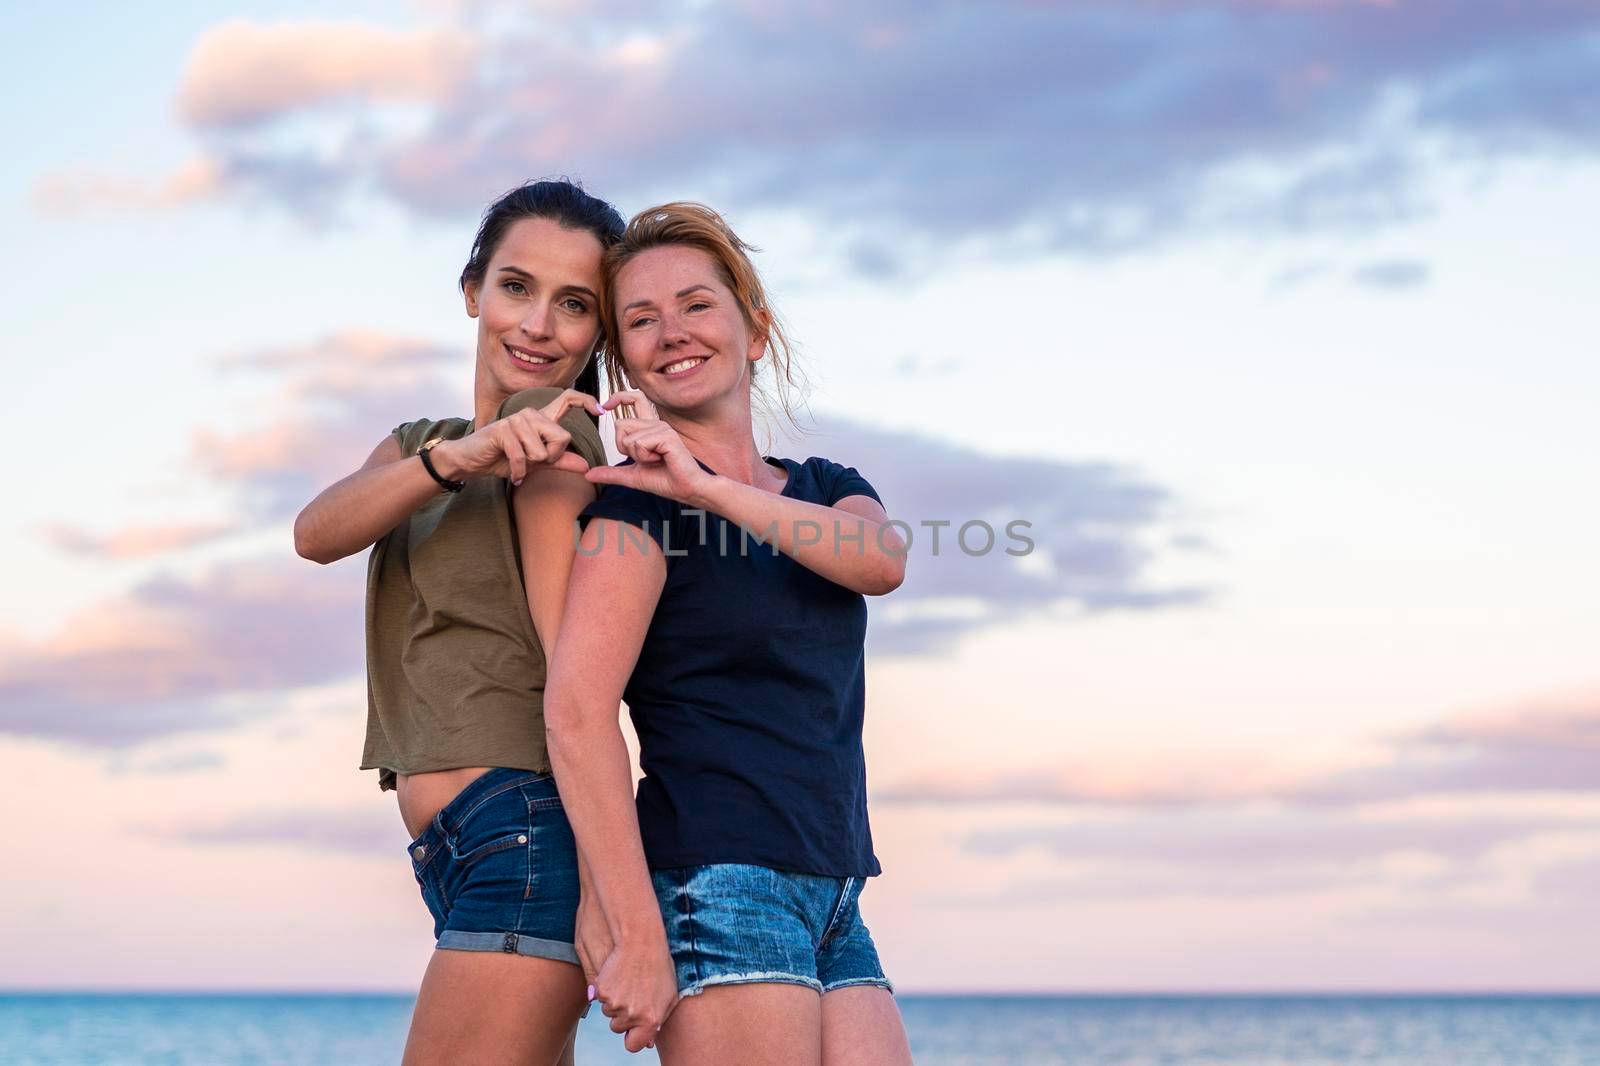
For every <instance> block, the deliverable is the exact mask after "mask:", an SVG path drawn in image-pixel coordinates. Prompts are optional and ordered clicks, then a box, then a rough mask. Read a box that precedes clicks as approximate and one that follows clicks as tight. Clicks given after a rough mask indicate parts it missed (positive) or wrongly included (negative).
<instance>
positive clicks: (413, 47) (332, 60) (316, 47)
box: [178, 19, 477, 127]
mask: <svg viewBox="0 0 1600 1066" xmlns="http://www.w3.org/2000/svg"><path fill="white" fill-rule="evenodd" d="M476 52H477V44H476V42H475V39H474V37H473V36H472V35H471V34H470V33H467V32H466V31H464V30H460V29H454V28H438V29H429V30H417V31H410V32H407V31H400V30H391V29H386V28H384V27H381V26H374V25H368V24H364V23H359V22H291V23H280V24H275V25H266V24H262V23H256V22H250V21H248V20H244V19H235V20H232V21H229V22H225V23H222V24H221V25H219V26H216V27H214V28H213V29H210V30H207V31H206V32H205V33H204V34H203V35H201V37H200V39H199V41H197V42H196V43H195V46H194V50H193V51H192V52H191V53H190V55H189V62H188V66H187V68H186V69H185V71H184V74H183V81H182V84H181V86H180V87H179V90H178V110H179V113H180V114H182V115H183V117H184V118H185V119H187V120H188V121H189V122H191V123H193V124H194V125H196V126H199V127H209V126H245V125H250V124H253V123H260V122H264V121H268V120H270V119H273V118H276V117H279V116H281V115H283V114H286V113H288V112H293V111H298V110H303V109H307V108H315V107H318V106H321V105H324V104H328V103H333V102H338V101H350V100H361V101H422V102H433V103H438V102H440V101H441V100H442V99H443V98H445V97H447V96H448V95H449V94H450V92H451V90H452V89H453V87H454V86H456V85H457V84H459V83H460V81H461V79H462V78H463V77H464V75H465V74H466V72H467V71H468V70H469V69H470V67H471V64H472V61H473V58H474V56H475V54H476Z"/></svg>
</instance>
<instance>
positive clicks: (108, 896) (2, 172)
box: [0, 0, 1600, 991]
mask: <svg viewBox="0 0 1600 1066" xmlns="http://www.w3.org/2000/svg"><path fill="white" fill-rule="evenodd" d="M202 7H204V8H207V9H208V10H205V11H188V10H180V9H179V8H178V7H177V6H173V5H161V6H158V7H155V8H153V9H152V8H149V7H148V6H147V9H146V10H134V9H133V7H131V6H129V5H111V4H91V5H89V7H87V8H81V7H80V8H79V9H75V10H74V17H72V18H71V19H67V18H64V17H60V16H59V15H57V14H55V13H52V12H48V11H46V10H45V9H36V10H35V11H33V12H21V11H18V10H8V11H7V12H6V13H5V14H4V15H3V16H0V30H3V31H4V32H3V33H0V42H3V43H0V58H3V60H4V62H3V63H0V71H3V72H4V73H0V78H3V79H4V80H5V89H6V98H7V99H8V101H10V102H11V105H10V106H9V107H8V109H7V113H6V116H5V119H4V123H5V125H4V127H3V133H4V142H5V145H6V149H7V150H6V151H5V152H4V153H3V154H0V190H3V195H0V220H3V227H4V229H3V232H4V233H5V235H6V238H7V240H6V244H7V246H8V247H9V248H10V249H11V252H10V256H11V259H10V266H9V268H8V269H7V270H6V272H5V278H6V281H5V284H4V286H3V287H0V331H3V337H4V353H5V354H4V367H3V370H0V375H3V376H0V386H3V387H0V405H3V410H0V414H3V416H4V424H5V425H6V426H7V427H8V428H9V430H10V433H9V435H8V440H9V443H10V448H9V456H10V463H9V466H10V470H11V491H10V492H9V493H8V494H7V499H8V505H7V507H6V508H5V510H4V513H3V515H0V544H3V546H4V552H3V556H0V557H3V560H4V561H3V563H0V566H3V580H4V587H5V590H6V597H5V599H6V605H7V606H6V612H5V616H4V619H3V622H0V764H3V765H4V766H5V768H6V772H5V774H4V779H5V784H4V786H3V793H0V795H3V796H4V797H5V800H6V805H7V807H8V808H9V809H10V810H11V812H12V820H11V823H10V829H9V832H8V834H7V844H8V850H9V851H10V854H11V855H12V856H13V857H14V858H15V859H16V860H17V861H14V862H13V863H12V864H11V865H10V868H9V870H10V872H9V873H8V875H7V876H6V877H5V878H4V879H3V880H0V941H3V942H4V943H5V944H6V950H5V952H4V953H3V955H0V985H4V986H79V987H81V986H114V987H135V986H137V987H184V988H196V987H205V988H213V987H274V988H291V987H293V988H345V987H361V988H410V987H414V985H415V981H416V979H417V977H418V975H419V974H420V970H421V967H422V965H423V964H424V962H425V959H426V956H427V952H428V950H429V947H430V943H429V938H428V922H427V920H426V917H425V914H424V912H423V910H422V906H421V903H420V901H419V899H418V898H417V895H416V891H415V886H414V884H413V883H412V881H411V878H410V874H409V866H408V864H407V862H406V860H405V857H404V855H403V853H402V851H403V848H404V845H405V843H406V840H405V834H404V831H403V830H402V829H401V828H400V825H399V821H398V819H397V817H396V816H395V814H394V811H393V807H392V801H391V800H390V799H389V798H388V797H381V796H379V795H378V793H377V789H376V785H375V782H374V776H373V775H372V774H360V773H358V772H357V771H356V769H355V766H356V763H357V761H358V758H359V753H360V738H361V729H362V725H363V721H364V713H365V704H364V694H363V681H362V673H361V670H362V663H361V598H360V597H361V583H362V579H363V573H364V566H363V561H362V560H361V559H359V558H358V559H352V560H347V561H345V562H343V563H340V564H336V565H334V566H331V567H327V568H318V567H316V566H314V565H312V564H309V563H305V562H303V561H301V560H299V559H298V558H296V557H295V556H294V554H293V551H292V549H291V546H290V537H289V523H290V520H291V519H292V516H293V514H294V512H295V511H296V510H297V509H298V508H299V506H300V505H301V504H302V503H304V501H305V500H306V499H308V498H309V497H310V495H312V494H313V493H314V492H315V491H316V490H317V489H318V488H319V487H320V486H321V485H323V484H325V483H327V482H328V481H330V480H332V479H334V478H336V477H338V476H341V475H342V474H343V473H345V472H347V471H348V470H349V469H351V468H353V467H354V466H355V465H356V464H357V463H359V461H360V460H361V458H362V457H363V456H364V455H365V453H366V452H367V450H368V449H370V448H371V446H372V445H373V444H375V443H376V442H377V441H378V440H379V439H380V438H381V437H382V436H383V434H384V433H385V432H386V431H387V430H388V429H389V428H390V427H391V426H393V425H394V424H395V423H397V422H400V421H403V420H406V419H409V418H414V417H418V416H422V415H428V416H434V417H438V416H442V415H446V414H455V413H461V412H465V411H466V410H467V407H468V401H469V387H470V367H471V344H472V340H473V336H474V333H473V324H472V323H471V322H470V321H469V320H468V319H467V318H466V317H465V315H464V312H463V310H462V307H461V302H460V297H459V295H458V294H457V293H456V291H455V288H454V279H455V276H456V274H457V273H458V272H459V270H460V267H461V264H462V262H463V261H464V259H465V257H466V254H467V251H468V248H469V245H470V243H471V237H472V233H473V229H474V226H475V223H476V220H477V216H478V213H479V212H480V211H481V210H482V208H483V206H484V205H485V204H486V203H487V202H488V201H489V200H490V199H492V198H493V197H494V196H495V195H496V194H497V193H499V192H500V191H502V190H504V189H505V188H506V187H508V186H509V185H512V184H514V183H516V182H519V181H521V180H524V179H526V178H530V177H539V176H545V175H553V174H570V175H573V176H575V177H578V178H581V179H582V180H583V181H584V182H585V183H586V184H587V185H588V187H589V188H590V189H591V190H593V191H595V192H596V193H598V194H600V195H602V196H605V197H607V198H610V199H612V200H613V201H614V202H616V203H617V204H618V205H619V207H620V208H621V209H622V210H623V211H624V213H631V212H632V211H635V210H638V209H640V208H643V207H645V206H648V205H649V204H651V203H653V202H657V201H659V200H662V199H669V198H696V199H703V200H705V201H707V202H709V203H711V204H713V205H715V206H717V207H719V208H721V209H723V210H724V211H725V212H726V213H728V214H729V215H730V217H731V218H732V219H733V220H734V222H735V224H736V226H737V227H738V228H739V229H740V231H741V232H742V233H743V234H744V235H745V236H746V237H748V238H749V239H751V240H752V241H754V242H755V243H756V244H758V245H760V246H761V247H762V248H763V249H764V252H763V254H762V255H761V257H760V264H761V266H762V268H763V270H764V271H765V272H766V274H767V276H768V278H769V280H770V283H771V287H772V288H773V290H774V293H775V298H776V299H777V301H778V303H779V307H780V308H781V309H782V311H783V312H784V313H785V315H786V317H787V318H788V320H789V322H790V324H791V326H792V327H793V330H794V333H795V334H796V336H797V337H798V338H799V339H800V340H801V341H802V343H803V346H804V350H805V358H806V365H807V368H808V372H809V374H810V376H811V378H812V380H813V382H814V389H813V392H812V400H811V411H812V415H813V418H812V426H811V433H810V435H809V436H808V437H807V438H806V439H804V440H800V441H787V442H784V441H780V442H779V443H778V444H777V445H775V448H777V449H779V450H783V451H786V452H788V453H790V454H794V455H797V456H803V455H806V454H822V455H827V456H830V457H833V458H836V459H840V460H843V461H846V462H849V463H850V464H852V465H855V466H858V467H859V468H860V469H861V470H862V471H863V472H864V473H866V474H867V476H868V477H869V478H871V479H872V480H873V481H874V482H875V483H876V484H877V485H878V486H879V488H880V490H881V491H882V493H883V496H884V498H885V500H886V502H887V503H888V505H889V508H890V511H891V513H893V514H895V515H897V516H898V517H901V518H903V519H905V520H907V521H909V522H911V523H913V525H914V526H915V527H916V534H915V541H914V545H913V557H912V560H911V565H910V574H909V576H908V580H907V582H906V585H905V586H904V587H903V588H902V589H901V590H899V591H898V592H896V593H895V594H893V595H892V596H890V597H888V598H886V599H884V600H881V601H878V602H875V603H874V604H873V622H872V636H871V638H870V654H871V665H870V667H869V678H868V700H869V709H868V730H867V740H868V746H869V765H870V772H871V782H872V794H873V800H872V810H873V818H874V826H875V830H876V834H877V838H878V846H879V853H880V857H881V859H882V861H883V865H884V868H885V871H886V872H885V876H884V877H883V878H882V879H881V880H880V881H878V882H876V883H874V884H873V885H872V886H871V888H870V890H869V892H868V893H867V896H866V899H865V902H864V908H865V912H866V917H867V920H868V923H869V924H870V925H871V926H872V928H873V930H874V933H875V934H876V936H877V937H878V940H879V943H880V946H881V949H882V951H883V954H884V956H885V959H886V962H887V964H888V967H889V969H890V972H891V974H892V975H893V976H895V977H896V978H897V981H898V982H899V984H900V985H901V986H902V987H904V988H905V989H908V990H913V991H915V990H932V989H1102V990H1109V989H1181V990H1201V989H1335V988H1338V989H1344V988H1385V989H1399V988H1408V989H1417V988H1580V987H1581V988H1595V987H1597V986H1600V964H1597V963H1596V962H1595V960H1596V959H1597V958H1600V913H1597V907H1600V904H1597V903H1596V900H1597V899H1600V894H1597V892H1596V889H1597V888H1600V829H1597V828H1596V826H1597V824H1600V823H1597V822H1596V816H1597V815H1600V654H1597V649H1600V566H1597V564H1596V562H1595V559H1594V545H1595V544H1597V543H1600V500H1597V496H1596V493H1595V491H1594V489H1593V485H1594V484H1596V483H1597V480H1600V469H1597V468H1600V428H1597V426H1600V420H1596V419H1595V418H1594V417H1593V408H1594V406H1595V401H1596V397H1597V396H1600V360H1597V359H1596V356H1597V355H1600V351H1597V341H1596V337H1597V336H1600V331H1597V330H1596V329H1595V326H1594V322H1595V308H1594V306H1593V304H1594V292H1595V278H1596V277H1600V250H1597V249H1600V208H1597V207H1596V196H1595V194H1596V190H1597V189H1600V106H1597V104H1596V100H1600V3H1596V2H1595V0H1526V2H1522V3H1503V2H1455V3H1447V2H1442V0H1363V2H1356V0H1343V2H1342V0H1209V2H1202V0H1133V2H1119V3H1112V2H1110V0H1104V2H1096V0H1063V2H1058V3H1039V2H1026V0H1012V2H997V3H990V4H982V5H978V4H955V3H943V2H938V0H932V2H929V0H921V2H918V3H909V2H906V3H902V2H895V0H891V2H885V3H879V4H868V5H862V4H841V3H832V2H824V3H805V4H801V3H791V2H790V0H767V2H761V3H756V2H753V0H725V2H719V0H685V2H681V3H676V4H670V3H669V4H643V3H637V2H635V0H598V2H594V3H584V2H581V0H544V2H537V3H527V4H515V5H514V4H502V3H496V2H489V0H483V2H474V0H457V2H447V0H433V2H416V3H412V4H410V5H403V4H390V3H350V4H346V5H344V6H343V8H342V10H341V11H340V12H339V13H338V15H337V17H336V18H333V17H330V15H329V10H330V8H329V6H328V5H327V4H316V5H313V4H311V3H309V2H307V3H257V4H237V5H232V7H233V13H232V15H230V16H228V17H222V16H220V15H219V14H218V9H217V7H216V6H215V5H202ZM1585 485H1589V486H1590V488H1588V489H1585V488H1584V486H1585ZM973 520H983V521H987V522H989V523H990V524H991V525H993V526H995V527H996V528H997V529H1003V527H1004V525H1005V523H1007V522H1010V521H1013V520H1021V521H1027V522H1030V523H1031V527H1029V535H1030V536H1031V537H1032V539H1033V541H1034V543H1035V550H1034V551H1033V552H1031V553H1030V554H1028V555H1026V556H1022V557H1017V556H1011V555H1007V554H1005V552H1004V551H1003V549H1004V548H1005V547H1006V546H1007V544H1008V542H1007V540H1006V539H1005V538H1004V535H1003V533H1002V536H1001V538H1000V541H999V543H998V545H997V547H996V549H995V550H993V551H990V552H988V553H987V554H978V555H967V554H965V553H963V552H962V551H960V549H959V546H958V545H957V544H956V542H955V532H956V529H957V527H959V526H961V525H962V524H963V523H964V522H968V521H973ZM939 522H949V523H951V524H950V525H949V526H936V525H935V523H939ZM923 523H927V524H923ZM936 530H937V531H938V532H939V533H940V544H939V550H938V552H937V553H935V551H934V548H933V541H932V538H933V534H934V533H935V532H936ZM978 540H979V538H978V537H977V536H976V535H974V536H973V538H972V539H969V542H968V543H969V544H974V543H978Z"/></svg>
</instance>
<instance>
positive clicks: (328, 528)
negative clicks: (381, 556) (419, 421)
mask: <svg viewBox="0 0 1600 1066" xmlns="http://www.w3.org/2000/svg"><path fill="white" fill-rule="evenodd" d="M441 473H443V471H441ZM444 476H445V477H449V476H450V475H449V474H448V473H446V474H444ZM438 494H439V484H438V482H436V481H434V480H433V478H431V477H429V476H428V472H427V471H426V470H424V469H423V467H422V460H421V459H418V458H417V457H416V456H414V455H413V456H410V457H406V456H404V455H403V454H402V453H401V451H400V441H399V440H398V439H396V438H395V437H393V436H389V437H385V438H384V439H383V442H382V443H380V444H379V445H378V446H377V447H376V448H374V449H372V454H371V455H369V456H367V461H366V462H365V463H362V464H361V469H359V470H357V471H356V472H355V473H353V474H351V475H350V476H349V477H346V478H344V479H342V480H339V481H335V482H334V483H333V484H332V485H329V486H328V487H327V488H325V489H323V490H322V491H321V492H320V493H318V494H317V498H316V499H314V500H312V501H311V502H310V503H308V504H306V506H305V509H304V510H303V511H301V512H300V514H299V516H298V517H297V518H296V519H295V520H294V550H295V551H296V552H298V553H299V554H300V556H301V557H302V558H305V559H310V560H311V561H312V562H317V563H331V562H334V561H336V560H339V559H343V558H345V557H346V556H348V555H354V554H355V553H356V552H358V551H361V550H362V549H364V548H370V547H371V546H372V545H373V544H375V543H377V541H378V539H379V538H380V537H382V536H383V535H384V534H386V533H388V532H389V531H390V530H391V529H393V528H394V527H395V526H397V525H399V524H400V523H401V522H403V521H404V520H405V518H406V516H407V515H409V514H411V513H412V512H414V511H415V510H416V509H417V508H418V507H421V506H422V505H423V504H424V503H426V502H427V501H428V500H429V499H431V498H433V497H434V496H437V495H438Z"/></svg>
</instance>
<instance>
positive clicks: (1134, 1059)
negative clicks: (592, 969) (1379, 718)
mask: <svg viewBox="0 0 1600 1066" xmlns="http://www.w3.org/2000/svg"><path fill="white" fill-rule="evenodd" d="M898 998H899V1001H900V1007H901V1011H902V1012H903V1014H904V1016H905V1020H906V1028H907V1030H908V1032H909V1033H910V1036H911V1046H912V1053H913V1056H914V1058H915V1059H916V1061H917V1063H919V1064H920V1066H980V1064H981V1066H991V1064H992V1066H1027V1064H1039V1066H1045V1064H1058V1063H1059V1064H1068V1063H1070V1064H1074V1066H1077V1064H1082V1066H1089V1064H1093V1066H1334V1064H1346V1063H1362V1064H1367V1066H1600V996H1544V995H1495V996H1466V995H1450V996H1416V995H1358V996H1343V995H1340V996H1333V995H1318V996H1243V995H1229V996H1190V995H1183V996H1112V995H1084V996H918V995H902V996H900V997H898ZM411 1004H412V999H411V997H410V996H404V995H342V994H339V995H307V994H292V995H255V994H238V995H229V994H214V995H175V994H166V993H152V994H123V993H88V994H61V993H18V994H7V993H0V1063H6V1064H12V1063H15V1064H24V1063H25V1064H29V1066H91V1064H92V1066H112V1064H127V1066H135V1064H138V1066H146V1064H149V1066H155V1064H158V1063H159V1064H163V1066H166V1064H170V1066H179V1064H183V1066H188V1064H195V1066H268V1064H273V1066H276V1064H317V1066H321V1064H327V1066H366V1064H369V1063H370V1064H374V1066H376V1064H379V1063H383V1064H394V1063H398V1062H399V1060H400V1051H401V1047H402V1045H403V1044H404V1041H405V1033H406V1025H407V1023H408V1020H409V1018H410V1014H411ZM656 1061H657V1060H656V1056H655V1053H654V1052H653V1051H646V1052H643V1053H641V1054H639V1055H629V1054H628V1053H627V1052H626V1051H624V1050H623V1048H622V1046H621V1044H620V1043H619V1041H618V1038H617V1037H615V1036H613V1035H612V1033H611V1032H610V1030H609V1029H607V1028H606V1021H605V1018H604V1017H603V1016H602V1015H601V1014H600V1012H598V1011H593V1012H591V1017H590V1018H589V1019H588V1020H587V1021H585V1022H584V1023H583V1026H582V1028H581V1030H580V1032H579V1044H578V1062H579V1063H580V1064H582V1066H613V1064H615V1066H622V1064H624V1063H631V1064H633V1066H644V1064H649V1063H654V1062H656Z"/></svg>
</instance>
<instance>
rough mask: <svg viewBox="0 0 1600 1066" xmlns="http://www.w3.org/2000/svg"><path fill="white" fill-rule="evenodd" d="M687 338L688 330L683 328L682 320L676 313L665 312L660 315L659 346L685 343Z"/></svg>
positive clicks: (668, 346) (666, 346)
mask: <svg viewBox="0 0 1600 1066" xmlns="http://www.w3.org/2000/svg"><path fill="white" fill-rule="evenodd" d="M688 340H689V331H688V330H686V329H684V328H683V320H682V319H681V318H679V317H678V315H677V314H676V313H673V312H670V311H669V312H666V313H664V314H662V316H661V346H662V347H663V348H671V347H674V346H676V345H679V344H685V343H687V342H688Z"/></svg>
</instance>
